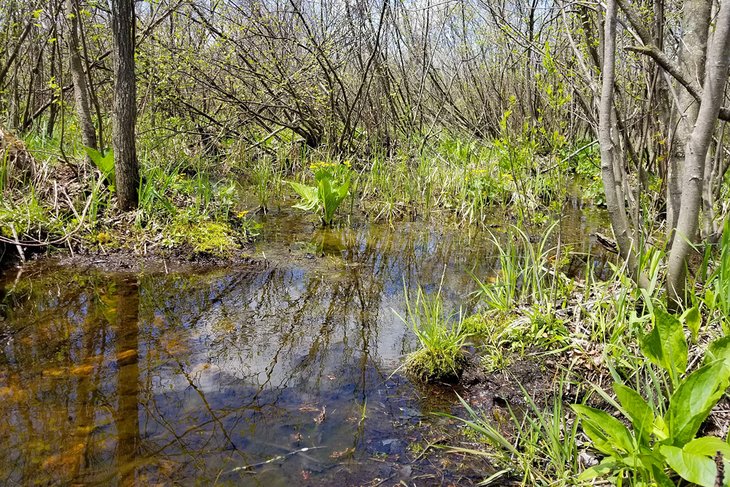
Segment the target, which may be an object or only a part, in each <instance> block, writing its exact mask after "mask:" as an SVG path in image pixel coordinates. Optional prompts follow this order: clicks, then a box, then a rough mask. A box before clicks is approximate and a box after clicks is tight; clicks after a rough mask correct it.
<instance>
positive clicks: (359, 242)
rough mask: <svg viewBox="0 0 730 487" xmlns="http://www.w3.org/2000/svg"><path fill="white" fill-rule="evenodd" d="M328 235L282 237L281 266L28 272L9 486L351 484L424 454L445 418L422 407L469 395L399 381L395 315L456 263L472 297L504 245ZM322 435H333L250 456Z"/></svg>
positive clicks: (16, 337)
mask: <svg viewBox="0 0 730 487" xmlns="http://www.w3.org/2000/svg"><path fill="white" fill-rule="evenodd" d="M269 228H273V229H274V230H272V231H275V230H276V227H275V226H274V225H271V226H269ZM374 230H378V231H377V232H375V231H374ZM310 234H311V228H307V229H305V231H304V230H303V231H302V232H301V233H298V232H288V233H287V232H285V231H282V232H280V236H279V237H277V238H279V240H278V241H277V239H276V238H273V237H271V236H269V240H268V242H267V244H266V245H268V247H267V254H268V255H269V258H270V259H272V261H273V263H272V264H271V265H269V266H268V267H260V266H252V267H250V268H242V269H235V270H219V271H215V272H210V273H207V274H203V275H190V274H188V275H186V274H176V275H175V274H173V275H140V276H133V275H110V274H100V273H95V272H89V271H74V270H71V269H54V268H43V267H38V266H36V267H30V268H28V270H27V271H26V272H25V273H24V274H23V275H21V276H20V277H19V278H18V279H17V280H16V279H15V276H10V280H9V281H8V282H7V283H5V284H3V285H2V286H0V287H1V288H2V289H3V291H2V293H0V296H3V298H2V301H3V302H2V306H0V310H1V313H2V314H0V329H1V330H2V336H3V337H4V338H5V341H4V342H3V348H2V352H1V353H0V418H1V419H0V435H2V437H3V438H4V439H5V441H3V442H2V444H0V483H2V484H24V485H25V484H34V483H35V484H45V483H52V484H104V485H106V484H116V485H148V484H150V483H155V482H157V483H162V484H165V485H167V484H170V483H183V484H191V483H193V484H195V483H199V484H203V485H209V484H213V483H215V482H219V483H231V484H235V485H238V484H240V483H241V482H242V480H243V481H244V482H245V483H246V484H253V485H266V486H267V487H271V486H275V485H289V484H290V483H291V482H292V480H295V481H297V482H299V481H302V479H304V478H309V479H311V481H312V482H314V483H316V484H317V485H321V484H331V485H344V484H352V483H355V484H359V483H363V482H367V481H370V480H372V479H373V478H375V477H382V478H385V477H387V476H388V475H389V472H390V471H391V469H392V468H394V467H393V464H396V463H398V462H407V461H408V456H407V454H406V453H407V450H406V448H407V446H408V442H409V441H411V440H413V439H417V438H418V437H419V435H421V434H422V431H423V428H420V429H419V427H418V424H419V423H420V422H422V421H423V422H425V423H426V424H430V425H431V426H436V425H438V424H439V423H440V422H441V421H443V420H442V419H439V418H434V417H429V416H425V417H422V416H421V415H422V414H423V413H427V412H428V411H429V410H430V409H431V408H432V407H436V408H437V409H442V410H443V409H444V408H446V409H448V407H449V405H450V404H451V403H450V402H449V401H451V400H452V399H453V398H452V397H448V396H447V397H446V398H439V396H437V395H435V394H433V391H431V393H430V394H429V395H428V396H429V397H426V398H423V397H420V396H419V394H418V393H417V391H415V390H413V389H412V387H411V386H410V385H409V384H408V383H407V382H406V381H404V380H403V379H402V378H401V377H400V376H398V375H396V376H394V377H392V378H390V379H389V378H388V377H389V374H390V373H391V372H392V371H393V370H394V369H395V368H396V367H397V366H398V365H399V364H400V360H401V357H402V355H403V354H404V353H405V352H407V351H408V350H409V347H410V346H411V345H412V338H411V334H410V331H409V330H407V329H406V327H405V326H404V325H403V324H402V323H401V322H400V321H399V320H398V319H397V318H396V317H395V315H394V313H393V310H396V311H398V312H400V313H402V312H403V288H404V285H405V287H406V288H407V289H414V288H415V287H416V285H417V284H419V283H420V284H423V285H425V286H426V288H433V287H435V286H437V285H438V282H439V281H440V279H441V276H442V274H443V273H444V270H446V279H445V289H444V294H445V296H446V298H447V299H448V300H450V301H451V305H452V306H455V305H456V304H457V303H458V304H463V303H465V302H468V299H467V296H468V293H469V292H470V291H472V290H473V288H474V286H473V285H472V282H471V280H470V278H469V277H468V274H467V272H466V271H467V270H474V271H475V272H477V273H480V274H486V273H488V272H490V271H491V267H492V265H493V262H494V261H495V259H494V249H493V247H492V246H490V245H489V242H488V238H484V237H481V238H477V237H469V236H466V237H465V236H464V234H463V232H461V233H458V232H457V233H455V234H454V235H453V236H451V235H445V234H443V233H441V232H440V231H437V230H436V229H433V228H422V227H421V228H418V227H411V226H407V225H406V226H404V227H403V228H401V229H400V231H392V229H389V228H379V227H360V228H355V229H340V230H322V231H318V232H317V233H316V234H315V237H314V238H313V239H311V235H310ZM297 239H310V240H309V243H308V244H307V245H308V246H310V247H313V248H314V252H313V253H315V254H316V257H315V258H314V259H307V258H306V253H308V252H310V251H311V250H310V249H305V250H301V251H300V250H298V247H297V242H298V240H297ZM277 245H278V247H277ZM434 398H436V399H434ZM442 400H445V401H446V402H445V403H443V402H439V401H442ZM434 401H435V403H434ZM363 411H365V414H366V416H367V419H366V420H365V421H362V417H363ZM304 447H309V448H311V447H322V448H318V449H315V450H310V451H308V452H303V453H298V454H295V455H291V456H288V457H286V458H285V459H284V460H281V461H278V462H272V463H270V464H264V465H261V466H259V467H257V468H255V469H252V470H241V469H240V467H242V466H246V465H252V464H257V463H261V462H263V461H266V460H268V459H271V458H275V457H277V456H280V455H283V454H286V453H288V452H292V451H295V450H298V449H301V448H304ZM374 456H375V457H378V458H380V459H382V458H387V459H388V461H387V462H382V461H378V462H374V461H371V460H370V459H371V458H372V457H374ZM421 468H423V469H425V470H428V468H429V467H428V466H427V465H426V464H423V465H421ZM315 480H316V482H315Z"/></svg>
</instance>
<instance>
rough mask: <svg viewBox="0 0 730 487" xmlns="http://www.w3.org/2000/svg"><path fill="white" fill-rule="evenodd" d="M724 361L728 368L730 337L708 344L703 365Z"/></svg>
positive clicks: (729, 363) (729, 361) (729, 362)
mask: <svg viewBox="0 0 730 487" xmlns="http://www.w3.org/2000/svg"><path fill="white" fill-rule="evenodd" d="M716 360H724V361H725V363H726V364H728V365H729V366H730V335H728V336H724V337H721V338H718V339H717V340H715V341H714V342H712V343H710V345H709V346H708V347H707V351H706V352H705V359H704V362H703V363H704V364H709V363H712V362H715V361H716Z"/></svg>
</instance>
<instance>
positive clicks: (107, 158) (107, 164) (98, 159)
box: [84, 147, 114, 184]
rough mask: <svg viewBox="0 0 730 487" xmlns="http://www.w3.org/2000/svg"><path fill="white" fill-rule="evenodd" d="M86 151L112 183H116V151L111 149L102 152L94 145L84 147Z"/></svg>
mask: <svg viewBox="0 0 730 487" xmlns="http://www.w3.org/2000/svg"><path fill="white" fill-rule="evenodd" d="M84 152H86V155H88V156H89V159H91V162H93V163H94V165H95V166H96V167H97V168H98V169H99V171H101V173H102V174H103V175H104V177H105V178H107V180H109V182H110V183H112V184H114V151H113V150H111V149H109V150H108V151H106V154H102V153H101V152H99V151H98V150H96V149H94V148H92V147H84Z"/></svg>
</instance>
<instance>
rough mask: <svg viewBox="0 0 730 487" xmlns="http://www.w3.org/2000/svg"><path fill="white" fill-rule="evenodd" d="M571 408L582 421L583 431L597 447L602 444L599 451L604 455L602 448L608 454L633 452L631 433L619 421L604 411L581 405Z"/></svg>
mask: <svg viewBox="0 0 730 487" xmlns="http://www.w3.org/2000/svg"><path fill="white" fill-rule="evenodd" d="M572 408H573V410H574V411H575V412H576V413H577V414H578V416H580V417H581V419H582V420H583V431H585V433H586V434H587V435H588V436H589V437H591V440H593V441H594V443H596V446H597V447H598V443H599V442H600V443H602V444H601V451H603V452H604V453H606V452H605V451H604V450H603V449H604V448H607V449H608V450H609V452H610V451H613V452H615V451H617V449H618V451H623V452H625V453H630V452H633V451H634V450H635V447H634V441H633V438H632V436H631V433H630V432H629V430H628V429H627V428H626V426H624V425H623V423H622V422H621V421H619V420H618V419H616V418H614V417H613V416H611V415H610V414H608V413H607V412H605V411H601V410H600V409H595V408H592V407H589V406H585V405H582V404H573V405H572ZM594 436H595V438H594ZM606 442H608V444H606ZM609 454H611V453H609Z"/></svg>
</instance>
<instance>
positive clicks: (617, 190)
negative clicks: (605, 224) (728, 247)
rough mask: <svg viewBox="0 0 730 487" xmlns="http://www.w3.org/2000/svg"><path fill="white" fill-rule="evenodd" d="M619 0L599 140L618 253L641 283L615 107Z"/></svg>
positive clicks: (611, 17)
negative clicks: (626, 195) (621, 162)
mask: <svg viewBox="0 0 730 487" xmlns="http://www.w3.org/2000/svg"><path fill="white" fill-rule="evenodd" d="M616 15H617V4H616V0H609V1H608V2H607V3H606V16H605V20H604V35H603V56H602V58H603V69H602V70H601V75H602V80H601V99H600V105H599V113H598V119H599V121H598V142H599V145H600V147H601V178H602V179H603V189H604V191H605V195H606V207H607V209H608V213H609V216H610V218H611V226H612V227H613V233H614V236H615V237H616V243H617V244H618V248H619V253H620V255H621V257H623V259H624V260H625V261H626V262H627V263H628V266H629V269H630V272H631V275H632V276H633V278H634V280H635V281H636V282H637V284H639V286H642V287H645V286H646V284H647V283H646V279H645V278H644V277H643V276H642V274H641V273H640V272H639V270H638V268H637V260H636V255H637V251H638V248H637V246H638V243H637V242H636V241H635V240H634V238H633V237H632V234H631V231H630V227H629V220H628V215H627V213H626V203H625V200H624V191H623V177H622V174H623V171H622V168H621V166H620V164H619V157H620V156H619V154H617V153H616V148H617V146H618V143H619V142H618V128H617V127H616V118H615V116H614V109H613V94H614V93H613V90H614V82H615V77H616Z"/></svg>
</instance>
